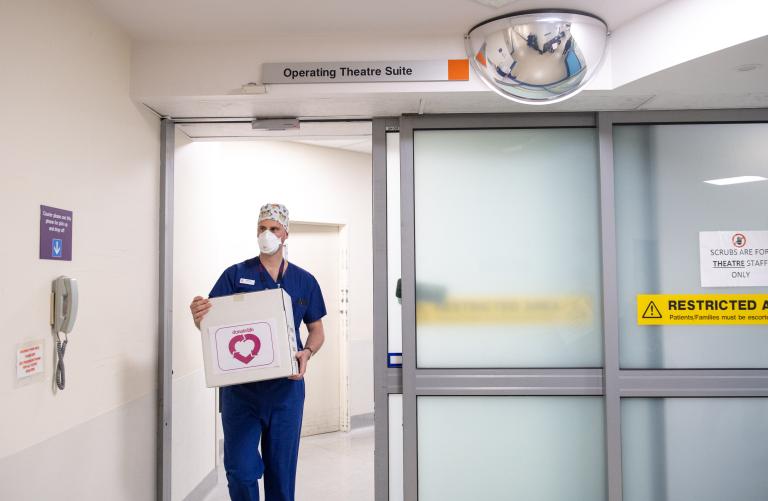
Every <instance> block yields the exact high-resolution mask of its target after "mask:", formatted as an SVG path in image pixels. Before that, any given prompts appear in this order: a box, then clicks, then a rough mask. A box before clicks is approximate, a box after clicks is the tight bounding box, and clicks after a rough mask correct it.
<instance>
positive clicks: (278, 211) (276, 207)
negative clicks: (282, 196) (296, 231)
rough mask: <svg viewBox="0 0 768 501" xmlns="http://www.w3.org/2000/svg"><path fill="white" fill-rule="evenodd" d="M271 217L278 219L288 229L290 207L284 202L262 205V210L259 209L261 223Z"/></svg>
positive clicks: (274, 219)
mask: <svg viewBox="0 0 768 501" xmlns="http://www.w3.org/2000/svg"><path fill="white" fill-rule="evenodd" d="M266 219H271V220H272V221H277V222H278V223H280V224H282V225H283V228H285V231H286V232H287V231H288V224H289V222H290V220H289V219H288V208H287V207H286V206H285V205H282V204H266V205H264V206H262V207H261V210H260V211H259V221H258V222H259V223H260V222H262V221H264V220H266Z"/></svg>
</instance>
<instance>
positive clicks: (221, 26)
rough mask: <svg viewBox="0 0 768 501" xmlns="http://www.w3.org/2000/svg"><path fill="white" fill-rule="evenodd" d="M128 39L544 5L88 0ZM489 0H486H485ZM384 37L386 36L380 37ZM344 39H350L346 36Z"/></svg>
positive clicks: (587, 1) (368, 24) (364, 28)
mask: <svg viewBox="0 0 768 501" xmlns="http://www.w3.org/2000/svg"><path fill="white" fill-rule="evenodd" d="M90 1H91V2H92V3H93V4H94V5H96V6H97V7H98V8H100V10H101V11H102V12H103V13H105V14H106V15H107V16H108V17H109V18H111V19H112V20H113V21H114V22H115V23H117V24H118V25H119V26H121V27H122V28H123V29H124V30H125V31H126V32H127V33H128V35H129V36H130V37H131V38H132V39H133V40H134V41H142V42H194V43H204V42H239V41H255V40H264V39H274V38H296V37H298V38H305V37H316V36H328V34H334V35H335V36H338V35H354V34H356V33H365V34H367V35H370V34H380V35H382V36H388V37H396V36H403V35H416V36H419V35H425V36H430V35H457V36H461V35H463V34H464V33H465V32H466V31H467V30H468V29H469V28H471V27H472V26H473V25H474V24H476V23H478V22H481V21H484V20H486V19H488V18H491V17H494V16H497V15H500V14H506V13H508V12H514V11H519V10H526V9H537V8H542V7H545V6H549V5H545V4H542V2H541V0H512V1H509V2H508V3H506V5H504V6H502V7H498V8H494V7H488V6H486V5H482V4H481V3H479V2H478V1H476V0H416V1H414V0H386V1H377V2H373V1H361V0H322V1H318V0H293V1H290V2H286V1H285V0H215V1H212V0H130V1H126V0H90ZM665 1H666V0H631V1H616V0H558V1H557V2H555V4H556V6H557V7H558V8H564V9H576V10H582V11H586V12H590V13H592V14H595V15H597V16H600V17H601V18H603V20H605V21H606V23H607V24H608V27H609V28H610V29H612V30H615V29H616V28H618V27H619V26H621V25H622V24H624V23H626V22H628V21H630V20H632V19H633V18H635V17H637V16H639V15H641V14H643V13H645V12H647V11H649V10H652V9H654V8H655V7H658V6H659V5H661V4H663V3H664V2H665ZM490 3H492V2H490ZM383 41H384V42H386V39H383ZM350 43H354V40H353V39H350Z"/></svg>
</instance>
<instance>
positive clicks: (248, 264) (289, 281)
mask: <svg viewBox="0 0 768 501" xmlns="http://www.w3.org/2000/svg"><path fill="white" fill-rule="evenodd" d="M280 285H281V286H282V288H283V289H285V292H287V293H288V295H289V296H291V304H292V306H293V322H294V325H295V327H296V344H297V346H298V347H299V350H303V349H304V345H303V344H302V342H301V336H300V335H299V327H300V326H301V321H302V320H303V321H304V323H305V324H311V323H312V322H316V321H318V320H320V319H321V318H323V317H324V316H325V314H326V311H325V301H323V293H322V292H321V291H320V284H318V283H317V280H316V279H315V277H313V276H312V274H311V273H309V272H308V271H306V270H304V269H303V268H300V267H298V266H296V265H295V264H293V263H290V264H289V265H288V266H287V268H286V269H285V273H284V275H283V281H282V283H281V284H280ZM277 287H278V285H277V284H276V283H275V281H274V280H272V277H271V276H270V275H269V273H268V272H267V271H266V270H260V262H259V258H258V257H254V258H252V259H248V260H246V261H243V262H242V263H238V264H233V265H232V266H230V267H229V268H227V269H226V270H224V273H222V274H221V276H220V277H219V279H218V280H217V281H216V284H215V285H214V286H213V289H211V292H210V294H208V297H221V296H229V295H231V294H239V293H241V292H256V291H263V290H266V289H277Z"/></svg>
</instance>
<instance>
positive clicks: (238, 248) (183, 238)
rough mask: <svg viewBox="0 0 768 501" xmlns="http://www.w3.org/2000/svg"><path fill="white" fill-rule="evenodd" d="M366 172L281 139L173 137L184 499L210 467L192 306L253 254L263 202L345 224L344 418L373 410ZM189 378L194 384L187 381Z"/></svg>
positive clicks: (296, 215)
mask: <svg viewBox="0 0 768 501" xmlns="http://www.w3.org/2000/svg"><path fill="white" fill-rule="evenodd" d="M371 172H372V169H371V156H370V155H366V154H361V153H352V152H346V151H342V150H334V149H330V148H321V147H316V146H308V145H303V144H295V143H288V142H279V141H231V142H208V141H199V142H191V141H190V140H189V139H188V138H186V136H184V134H183V133H182V132H180V131H177V140H176V162H175V176H176V179H175V183H176V189H175V219H174V223H175V241H174V248H175V252H174V319H173V320H174V353H173V356H174V362H173V366H174V378H175V379H174V392H175V393H174V397H173V398H174V429H175V430H179V429H184V430H190V431H191V430H194V433H195V434H194V435H193V434H186V433H185V437H184V439H183V443H177V442H174V445H178V447H177V448H176V449H175V450H174V460H175V462H174V482H175V483H176V482H179V486H180V487H179V488H180V489H181V495H184V491H185V490H187V489H191V488H193V487H194V485H196V483H197V482H199V481H200V480H201V479H202V476H203V475H205V474H206V473H207V472H209V471H210V470H211V468H213V465H214V462H213V461H214V454H215V452H214V441H215V439H214V427H213V420H214V419H215V406H214V403H213V392H212V391H211V390H208V389H206V388H204V387H203V385H202V384H200V382H199V381H202V379H201V378H202V355H201V347H200V334H199V332H198V331H197V329H196V328H195V327H194V325H193V323H192V320H191V318H190V315H189V303H190V302H191V299H192V298H193V297H194V296H195V295H202V296H206V295H207V294H208V292H209V291H210V289H211V287H212V286H213V284H214V282H215V281H216V279H218V277H219V275H220V274H221V273H222V272H223V271H224V269H225V268H227V267H228V266H230V265H231V264H234V263H238V262H241V261H243V260H245V259H248V258H251V257H253V256H255V255H257V254H258V244H257V242H256V223H257V216H258V210H259V207H260V206H261V205H262V204H263V203H266V202H280V203H283V204H285V205H287V206H288V208H289V210H290V213H291V219H292V220H293V221H305V222H326V223H337V224H343V225H346V228H347V231H348V235H349V249H350V283H349V289H350V337H351V342H350V349H349V380H350V413H351V414H352V415H359V414H367V413H371V412H373V367H372V353H373V339H372V335H373V333H372V323H373V304H372V288H373V283H372V274H373V270H372V259H373V258H372V234H371V230H372V212H371V210H372V209H371V204H372V200H371V183H372V178H371ZM288 243H289V252H290V239H289V240H288ZM289 259H290V257H289ZM296 264H298V265H299V266H301V263H296ZM309 271H310V272H311V271H312V270H309ZM310 370H311V366H310ZM191 380H196V381H198V383H197V385H189V384H186V383H185V381H191ZM193 439H194V440H193ZM176 477H179V479H177V478H176ZM182 484H183V487H182Z"/></svg>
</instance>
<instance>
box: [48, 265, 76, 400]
mask: <svg viewBox="0 0 768 501" xmlns="http://www.w3.org/2000/svg"><path fill="white" fill-rule="evenodd" d="M51 289H52V291H51V295H52V298H53V318H52V319H51V326H52V327H53V335H54V337H55V338H56V387H57V388H58V389H59V390H63V389H64V385H65V378H64V353H65V352H66V350H67V343H68V342H69V340H68V339H67V334H69V333H70V332H72V327H74V326H75V320H76V319H77V280H75V279H74V278H69V277H65V276H60V277H59V278H57V279H56V280H54V281H53V284H52V285H51ZM59 333H64V340H63V341H62V340H61V338H60V337H59Z"/></svg>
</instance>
